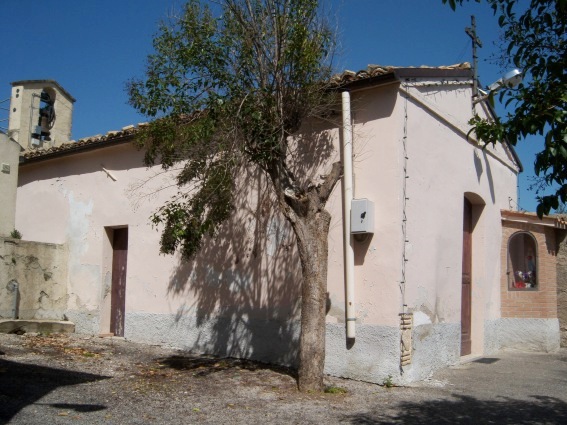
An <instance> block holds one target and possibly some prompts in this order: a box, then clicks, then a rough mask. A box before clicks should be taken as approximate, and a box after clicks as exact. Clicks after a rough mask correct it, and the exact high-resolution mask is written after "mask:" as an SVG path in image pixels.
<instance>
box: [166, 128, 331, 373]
mask: <svg viewBox="0 0 567 425" xmlns="http://www.w3.org/2000/svg"><path fill="white" fill-rule="evenodd" d="M325 126H327V127H328V124H326V123H324V124H321V123H319V124H318V127H317V126H311V128H310V131H306V132H305V133H304V134H303V135H302V137H301V138H298V139H297V140H296V141H295V142H294V148H293V149H292V153H291V155H293V158H294V160H293V162H294V164H296V166H295V167H294V168H293V172H294V173H296V175H298V176H303V177H304V178H303V179H299V178H298V180H299V182H300V184H301V185H302V186H303V185H305V187H307V185H308V183H307V180H310V181H313V180H314V179H316V178H317V177H316V176H318V175H320V174H323V172H322V171H317V170H323V169H326V168H328V170H326V171H329V170H330V167H331V162H332V160H335V159H336V158H337V157H338V153H337V151H336V149H335V147H334V145H333V137H331V134H329V132H326V131H321V130H322V129H323V127H325ZM298 164H299V165H298ZM237 182H238V183H237V187H236V188H235V192H234V201H235V202H234V214H233V216H232V218H231V219H230V220H229V221H228V222H227V223H225V224H224V225H223V227H222V229H221V230H220V231H219V232H217V234H216V236H215V237H213V238H210V239H209V240H207V241H206V242H205V243H204V244H203V246H202V247H201V250H200V251H199V253H198V254H197V256H196V257H195V258H194V259H192V260H191V261H184V260H182V259H179V260H178V265H177V267H176V268H175V269H174V270H173V272H172V274H171V276H170V279H169V286H168V294H169V296H170V298H171V300H172V301H174V303H175V304H176V305H180V306H179V307H178V308H177V312H176V320H177V325H178V326H185V327H186V329H185V330H184V332H183V333H182V335H185V336H184V337H183V338H186V339H185V340H184V341H176V344H177V343H180V344H181V346H182V348H184V349H189V350H191V351H193V352H198V353H207V354H214V355H217V356H220V357H227V358H240V359H243V358H246V359H253V360H256V361H260V362H263V363H275V364H280V365H286V366H296V365H297V352H298V340H299V315H300V306H301V304H300V296H301V266H300V261H299V256H298V253H297V250H296V244H295V237H294V235H293V231H292V229H291V226H290V225H289V223H288V222H287V221H286V220H285V218H284V217H283V215H282V214H281V213H280V212H279V210H278V204H277V202H276V199H275V197H274V195H273V193H272V192H273V191H272V188H271V182H270V181H269V180H268V178H267V177H266V175H265V174H263V173H262V172H260V171H259V170H257V169H255V168H254V167H252V166H250V167H245V169H244V170H243V172H242V174H241V175H240V176H239V178H238V179H237ZM191 328H193V329H191Z"/></svg>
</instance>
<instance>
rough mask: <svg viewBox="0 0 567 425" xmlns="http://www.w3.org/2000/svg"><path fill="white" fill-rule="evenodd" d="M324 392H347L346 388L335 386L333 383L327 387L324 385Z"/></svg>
mask: <svg viewBox="0 0 567 425" xmlns="http://www.w3.org/2000/svg"><path fill="white" fill-rule="evenodd" d="M325 393H326V394H346V393H348V391H347V389H346V388H343V387H335V386H333V385H330V386H328V387H325Z"/></svg>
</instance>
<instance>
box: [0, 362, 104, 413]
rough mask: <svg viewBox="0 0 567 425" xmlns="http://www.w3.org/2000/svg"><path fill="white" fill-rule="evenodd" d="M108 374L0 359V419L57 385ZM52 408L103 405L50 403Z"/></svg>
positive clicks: (88, 409) (89, 409) (93, 408)
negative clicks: (93, 373)
mask: <svg viewBox="0 0 567 425" xmlns="http://www.w3.org/2000/svg"><path fill="white" fill-rule="evenodd" d="M108 378H109V377H108V376H102V375H92V374H90V373H82V372H73V371H69V370H64V369H55V368H51V367H45V366H36V365H29V364H23V363H16V362H12V361H8V360H0V423H7V422H8V421H9V420H10V419H11V418H13V417H14V416H15V415H16V414H17V413H18V412H19V411H20V410H22V409H23V408H25V407H26V406H28V405H30V404H34V403H35V402H36V401H37V400H39V399H41V398H42V397H44V396H45V395H47V394H49V393H50V392H51V391H53V390H55V389H56V388H58V387H63V386H67V385H78V384H84V383H87V382H95V381H99V380H101V379H108ZM50 406H53V407H55V408H62V406H64V408H66V409H72V410H76V411H78V412H92V411H96V410H102V409H105V408H106V406H102V405H90V404H80V405H79V404H68V403H55V404H50Z"/></svg>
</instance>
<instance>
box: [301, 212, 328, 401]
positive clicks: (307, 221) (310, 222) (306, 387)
mask: <svg viewBox="0 0 567 425" xmlns="http://www.w3.org/2000/svg"><path fill="white" fill-rule="evenodd" d="M330 222H331V215H330V214H329V213H328V212H327V211H326V210H324V209H322V210H320V211H318V212H316V213H315V214H308V215H307V216H305V217H301V218H300V219H299V220H297V221H296V222H295V223H293V222H292V226H293V227H294V230H295V234H296V236H297V247H298V250H299V258H300V260H301V270H302V274H303V282H302V288H301V297H302V300H301V336H300V341H299V379H298V386H299V390H300V391H322V390H323V369H324V367H325V316H326V305H327V257H328V234H329V224H330Z"/></svg>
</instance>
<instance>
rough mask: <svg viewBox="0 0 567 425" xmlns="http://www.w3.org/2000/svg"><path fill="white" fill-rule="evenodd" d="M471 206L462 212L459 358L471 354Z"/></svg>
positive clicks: (466, 205)
mask: <svg viewBox="0 0 567 425" xmlns="http://www.w3.org/2000/svg"><path fill="white" fill-rule="evenodd" d="M471 272H472V204H471V203H470V202H469V201H468V200H467V199H465V204H464V212H463V272H462V282H461V356H466V355H467V354H471V281H472V280H471V277H472V276H471V275H472V273H471Z"/></svg>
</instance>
